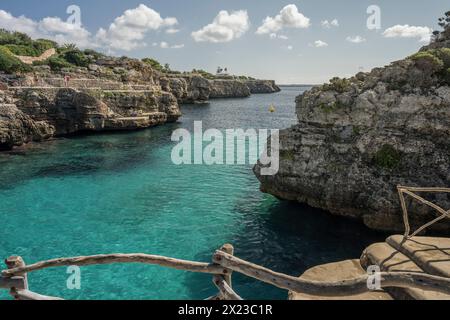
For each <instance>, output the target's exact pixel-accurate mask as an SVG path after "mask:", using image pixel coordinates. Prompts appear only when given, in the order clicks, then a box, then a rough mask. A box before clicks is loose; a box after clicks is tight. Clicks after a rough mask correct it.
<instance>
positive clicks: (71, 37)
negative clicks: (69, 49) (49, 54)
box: [0, 10, 93, 48]
mask: <svg viewBox="0 0 450 320" xmlns="http://www.w3.org/2000/svg"><path fill="white" fill-rule="evenodd" d="M0 28H3V29H6V30H11V31H19V32H23V33H26V34H28V35H29V36H30V37H32V38H34V39H37V38H46V39H50V40H53V41H56V42H58V43H60V44H64V43H75V44H76V45H77V46H79V47H82V48H85V47H88V46H90V47H92V46H93V44H92V43H91V40H90V37H91V34H90V32H89V31H87V30H86V29H85V28H83V26H81V25H78V24H73V23H68V22H65V21H62V20H61V19H60V18H57V17H46V18H44V19H42V20H40V21H34V20H32V19H29V18H27V17H25V16H20V17H14V16H13V15H12V14H10V13H9V12H6V11H4V10H0Z"/></svg>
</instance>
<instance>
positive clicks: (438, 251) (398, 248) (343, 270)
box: [289, 235, 450, 300]
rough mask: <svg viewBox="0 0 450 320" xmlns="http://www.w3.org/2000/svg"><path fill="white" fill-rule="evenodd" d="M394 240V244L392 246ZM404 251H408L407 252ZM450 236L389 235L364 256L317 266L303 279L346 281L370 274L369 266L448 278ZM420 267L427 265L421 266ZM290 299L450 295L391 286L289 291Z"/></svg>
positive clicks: (448, 297) (449, 297)
mask: <svg viewBox="0 0 450 320" xmlns="http://www.w3.org/2000/svg"><path fill="white" fill-rule="evenodd" d="M390 243H392V244H393V245H390ZM403 252H405V253H407V254H403ZM449 258H450V239H449V238H431V237H414V238H412V239H409V240H404V238H403V236H400V235H396V236H392V237H389V238H388V239H387V240H386V242H383V243H375V244H372V245H371V246H369V247H367V248H366V249H365V250H364V252H363V253H362V255H361V258H360V259H354V260H346V261H340V262H335V263H330V264H325V265H320V266H316V267H314V268H311V269H309V270H307V271H306V272H305V273H303V274H302V275H301V276H300V278H301V279H305V280H315V281H322V282H323V281H342V280H350V279H354V278H358V277H360V276H363V275H366V274H367V271H366V270H368V267H369V266H378V267H379V268H380V270H381V271H382V272H415V273H427V274H431V275H437V276H444V277H448V276H449V273H450V259H449ZM419 265H420V266H424V267H423V268H422V267H419ZM289 299H290V300H392V299H398V300H404V299H414V300H450V295H448V294H443V293H439V292H435V291H431V290H419V289H411V288H388V289H386V290H384V291H383V290H381V291H371V292H367V293H364V294H359V295H353V296H336V297H329V296H311V295H306V294H303V293H297V292H289Z"/></svg>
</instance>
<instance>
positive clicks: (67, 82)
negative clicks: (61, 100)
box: [64, 75, 70, 87]
mask: <svg viewBox="0 0 450 320" xmlns="http://www.w3.org/2000/svg"><path fill="white" fill-rule="evenodd" d="M69 81H70V76H68V75H66V76H64V85H65V86H66V87H68V86H69Z"/></svg>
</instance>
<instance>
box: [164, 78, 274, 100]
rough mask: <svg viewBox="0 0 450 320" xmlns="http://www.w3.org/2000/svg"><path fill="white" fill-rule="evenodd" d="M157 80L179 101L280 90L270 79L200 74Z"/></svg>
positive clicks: (243, 95) (234, 96) (242, 96)
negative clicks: (247, 78) (212, 77)
mask: <svg viewBox="0 0 450 320" xmlns="http://www.w3.org/2000/svg"><path fill="white" fill-rule="evenodd" d="M159 81H160V83H161V86H162V88H163V89H164V90H165V91H168V92H171V93H172V94H173V95H174V96H175V97H177V99H178V101H179V103H203V102H207V101H208V100H209V99H217V98H246V97H249V96H250V95H251V94H261V93H275V92H279V91H280V88H279V87H278V86H277V85H276V84H275V81H272V80H239V79H214V80H208V79H205V78H203V77H201V76H192V75H183V76H171V77H163V78H161V79H160V80H159Z"/></svg>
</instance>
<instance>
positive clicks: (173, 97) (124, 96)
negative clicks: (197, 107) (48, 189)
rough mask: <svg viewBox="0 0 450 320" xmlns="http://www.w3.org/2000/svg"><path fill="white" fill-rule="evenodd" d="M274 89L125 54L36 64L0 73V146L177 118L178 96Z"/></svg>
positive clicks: (200, 98)
mask: <svg viewBox="0 0 450 320" xmlns="http://www.w3.org/2000/svg"><path fill="white" fill-rule="evenodd" d="M65 77H69V79H70V80H69V82H68V83H67V84H66V83H65V79H64V78H65ZM250 86H251V88H252V89H250ZM278 90H279V88H278V87H277V86H276V85H275V84H274V83H273V82H270V81H268V82H265V81H259V82H256V81H254V82H252V84H251V85H247V83H246V81H243V80H242V81H241V80H237V79H228V80H219V79H217V80H216V79H214V80H208V79H206V78H204V77H202V76H200V75H196V74H181V73H179V74H166V73H161V72H159V71H156V70H154V69H153V68H152V67H151V66H150V65H148V64H146V63H144V62H142V61H139V60H135V59H129V58H113V57H104V58H101V59H99V60H97V61H96V63H95V64H91V65H89V66H88V68H70V69H66V70H64V69H63V70H61V71H58V72H57V71H52V70H50V67H48V66H46V65H43V66H35V67H33V73H27V74H24V75H16V74H12V75H7V74H0V149H11V148H12V147H14V146H19V145H22V144H24V143H27V142H31V141H42V140H45V139H48V138H51V137H54V136H62V135H66V134H73V133H76V132H80V131H93V132H96V131H105V130H109V131H113V130H136V129H143V128H148V127H152V126H156V125H160V124H164V123H167V122H174V121H177V119H178V118H179V117H180V116H181V111H180V108H179V105H180V104H182V103H203V102H207V101H208V100H209V99H213V98H231V97H247V96H249V95H250V94H251V92H255V93H262V92H276V91H278Z"/></svg>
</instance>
